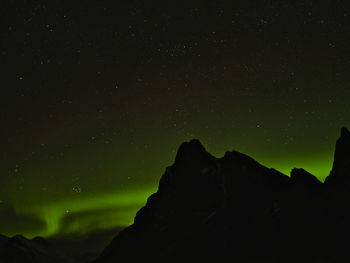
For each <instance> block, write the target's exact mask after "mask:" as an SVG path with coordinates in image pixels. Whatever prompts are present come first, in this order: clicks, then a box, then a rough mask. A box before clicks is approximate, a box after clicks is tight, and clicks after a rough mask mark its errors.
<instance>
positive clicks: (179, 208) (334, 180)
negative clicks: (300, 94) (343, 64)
mask: <svg viewBox="0 0 350 263" xmlns="http://www.w3.org/2000/svg"><path fill="white" fill-rule="evenodd" d="M349 240H350V132H349V131H348V130H347V129H346V128H342V129H341V136H340V138H339V139H338V141H337V143H336V150H335V155H334V163H333V168H332V171H331V173H330V175H329V177H327V179H326V181H325V183H322V182H320V181H319V180H318V179H317V178H316V177H315V176H313V175H312V174H310V173H308V172H307V171H305V170H303V169H293V170H292V172H291V176H290V177H288V176H287V175H285V174H282V173H280V172H278V171H276V170H274V169H270V168H267V167H264V166H263V165H261V164H259V163H258V162H257V161H255V160H254V159H252V158H250V157H249V156H247V155H244V154H242V153H240V152H237V151H232V152H226V153H225V155H224V157H222V158H215V157H214V156H212V155H211V154H210V153H208V152H207V151H206V150H205V149H204V147H203V146H202V144H201V143H200V142H199V141H198V140H191V141H189V142H185V143H183V144H181V146H180V148H179V149H178V152H177V155H176V158H175V162H174V164H173V165H172V166H170V167H167V168H166V171H165V173H164V174H163V176H162V177H161V179H160V182H159V187H158V191H157V192H156V193H154V194H152V195H151V196H150V197H149V198H148V200H147V204H146V205H145V206H144V207H142V208H141V209H140V210H139V211H138V212H137V214H136V217H135V220H134V224H132V225H131V226H129V227H127V228H126V229H124V230H123V231H121V232H120V233H119V234H118V235H117V236H116V237H115V238H114V239H113V240H112V242H111V243H110V244H109V245H108V246H107V247H106V248H105V250H104V251H103V253H102V254H101V256H100V257H99V258H98V259H97V260H96V261H95V263H109V262H283V263H285V262H349V261H350V253H349V252H348V251H349V243H350V242H349Z"/></svg>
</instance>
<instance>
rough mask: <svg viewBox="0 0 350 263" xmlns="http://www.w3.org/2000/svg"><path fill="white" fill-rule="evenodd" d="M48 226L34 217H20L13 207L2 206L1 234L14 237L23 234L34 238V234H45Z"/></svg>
mask: <svg viewBox="0 0 350 263" xmlns="http://www.w3.org/2000/svg"><path fill="white" fill-rule="evenodd" d="M46 228H47V225H46V223H45V222H44V221H43V220H40V219H38V218H36V217H34V216H29V215H19V214H17V213H16V212H15V210H14V209H13V208H12V207H11V206H7V205H4V204H2V205H1V206H0V234H3V235H7V236H14V235H17V234H21V235H23V236H26V237H32V236H33V233H43V232H45V231H46Z"/></svg>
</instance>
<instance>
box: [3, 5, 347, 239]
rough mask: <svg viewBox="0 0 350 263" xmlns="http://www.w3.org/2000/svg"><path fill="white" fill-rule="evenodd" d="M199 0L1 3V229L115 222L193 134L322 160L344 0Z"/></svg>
mask: <svg viewBox="0 0 350 263" xmlns="http://www.w3.org/2000/svg"><path fill="white" fill-rule="evenodd" d="M119 2H124V3H123V4H121V3H119ZM126 2H127V3H126ZM208 2H210V3H207V2H206V1H200V3H201V4H198V3H197V4H191V3H188V2H185V1H184V2H181V1H173V2H170V1H163V2H158V1H157V3H156V1H10V0H7V1H2V2H1V6H0V19H1V23H0V28H1V37H0V67H1V81H2V83H1V84H0V87H1V96H0V98H1V115H0V116H1V123H2V125H1V131H0V132H1V142H2V147H1V155H0V158H1V159H0V160H1V167H0V179H1V181H0V214H1V216H0V233H3V234H7V235H13V234H16V233H20V234H24V235H26V236H28V237H32V236H34V235H44V236H50V235H60V234H72V233H85V232H89V231H92V230H98V229H106V228H112V227H123V226H126V225H128V224H130V223H131V222H132V220H133V217H134V214H135V212H136V211H137V210H138V209H139V208H140V207H141V206H142V205H143V204H144V203H145V201H146V198H147V196H148V195H149V194H150V193H152V192H153V191H155V190H156V188H157V183H158V180H159V178H160V176H161V175H162V173H163V172H164V170H165V168H166V166H168V165H171V164H172V162H173V160H174V157H175V154H176V150H177V148H178V146H179V145H180V144H181V142H183V141H187V140H190V139H192V138H198V139H200V141H201V142H202V143H203V145H204V146H205V147H206V149H207V150H208V151H209V152H211V153H212V154H214V155H215V156H217V157H220V156H222V155H223V154H224V152H225V151H226V150H233V149H235V150H238V151H241V152H244V153H246V154H249V155H251V156H252V157H253V158H255V159H257V160H258V161H259V162H261V163H262V164H264V165H267V166H268V167H275V168H277V169H279V170H281V171H282V172H285V173H287V174H288V173H289V171H290V170H291V169H292V168H293V167H304V168H305V169H307V170H308V171H310V172H312V173H314V174H315V175H316V176H318V177H319V178H320V179H322V180H323V179H324V177H325V176H327V175H328V173H329V170H330V168H331V165H332V158H333V150H334V144H335V140H336V139H337V137H338V135H339V131H340V128H341V127H342V126H348V127H350V118H349V117H350V104H349V99H350V84H349V83H350V82H349V81H350V74H349V68H350V9H349V5H350V4H349V2H348V1H346V0H344V1H335V0H329V1H268V0H259V1H247V0H244V1H243V0H240V1H229V3H230V4H229V5H228V4H222V2H221V3H217V2H219V1H208Z"/></svg>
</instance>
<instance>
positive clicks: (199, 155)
mask: <svg viewBox="0 0 350 263" xmlns="http://www.w3.org/2000/svg"><path fill="white" fill-rule="evenodd" d="M208 157H211V155H210V154H209V153H208V152H207V151H206V150H205V148H204V147H203V145H202V144H201V142H200V141H199V140H197V139H192V140H191V141H189V142H184V143H182V144H181V145H180V147H179V149H178V151H177V154H176V157H175V163H182V162H198V161H203V160H205V159H207V158H208Z"/></svg>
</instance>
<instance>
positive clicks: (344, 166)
mask: <svg viewBox="0 0 350 263" xmlns="http://www.w3.org/2000/svg"><path fill="white" fill-rule="evenodd" d="M340 134H341V135H340V138H339V139H338V140H337V143H336V146H335V153H334V161H333V168H332V171H331V173H330V175H329V177H327V178H326V183H331V182H333V183H340V184H344V183H345V184H350V174H349V171H350V132H349V130H348V129H347V128H345V127H343V128H341V133H340Z"/></svg>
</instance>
